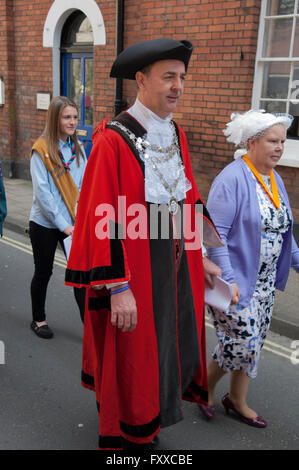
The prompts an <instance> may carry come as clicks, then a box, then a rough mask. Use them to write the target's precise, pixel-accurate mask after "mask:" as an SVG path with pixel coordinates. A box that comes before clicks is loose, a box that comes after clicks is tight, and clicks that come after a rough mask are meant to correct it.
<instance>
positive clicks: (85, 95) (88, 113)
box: [62, 53, 93, 157]
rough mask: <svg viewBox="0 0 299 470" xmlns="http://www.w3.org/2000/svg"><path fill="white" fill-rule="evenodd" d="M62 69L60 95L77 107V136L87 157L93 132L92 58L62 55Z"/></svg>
mask: <svg viewBox="0 0 299 470" xmlns="http://www.w3.org/2000/svg"><path fill="white" fill-rule="evenodd" d="M62 67H63V82H62V94H63V95H64V96H67V97H68V98H71V99H72V100H73V101H75V103H76V105H77V106H78V110H79V122H78V129H77V134H78V137H79V139H80V141H81V142H83V143H84V147H85V152H86V155H87V157H89V154H90V151H91V147H92V140H91V137H92V132H93V56H92V54H88V53H78V54H77V53H76V54H63V56H62Z"/></svg>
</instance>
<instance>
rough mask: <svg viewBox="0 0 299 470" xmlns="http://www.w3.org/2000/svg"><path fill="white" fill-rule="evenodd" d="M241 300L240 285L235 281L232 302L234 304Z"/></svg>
mask: <svg viewBox="0 0 299 470" xmlns="http://www.w3.org/2000/svg"><path fill="white" fill-rule="evenodd" d="M239 300H240V291H239V287H238V286H237V284H236V283H235V282H233V283H232V300H231V303H232V304H237V303H238V302H239Z"/></svg>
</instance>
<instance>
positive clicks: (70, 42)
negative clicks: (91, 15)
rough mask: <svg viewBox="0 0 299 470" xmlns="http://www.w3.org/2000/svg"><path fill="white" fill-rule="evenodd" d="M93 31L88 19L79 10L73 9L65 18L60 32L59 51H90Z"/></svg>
mask: <svg viewBox="0 0 299 470" xmlns="http://www.w3.org/2000/svg"><path fill="white" fill-rule="evenodd" d="M93 42H94V39H93V32H92V26H91V24H90V21H89V19H88V18H87V17H86V16H85V15H84V13H82V12H81V11H75V12H74V13H72V14H71V15H70V16H69V18H68V19H67V21H66V23H65V25H64V27H63V30H62V34H61V51H62V52H73V50H75V51H76V52H77V51H78V50H82V51H92V48H93Z"/></svg>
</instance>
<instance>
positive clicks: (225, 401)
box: [221, 393, 267, 428]
mask: <svg viewBox="0 0 299 470" xmlns="http://www.w3.org/2000/svg"><path fill="white" fill-rule="evenodd" d="M221 402H222V405H223V406H224V408H225V411H226V414H228V413H229V410H232V411H234V412H235V413H236V414H237V415H238V416H239V418H241V420H242V421H243V422H244V423H246V424H248V425H249V426H254V427H255V428H265V427H266V426H267V422H266V421H265V420H264V419H263V418H262V417H261V416H257V417H256V418H246V416H243V415H242V414H241V413H239V411H237V410H236V408H235V406H234V404H233V402H232V401H231V399H230V398H229V394H228V393H227V394H226V395H224V396H223V397H222V400H221Z"/></svg>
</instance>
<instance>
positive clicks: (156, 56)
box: [110, 38, 193, 80]
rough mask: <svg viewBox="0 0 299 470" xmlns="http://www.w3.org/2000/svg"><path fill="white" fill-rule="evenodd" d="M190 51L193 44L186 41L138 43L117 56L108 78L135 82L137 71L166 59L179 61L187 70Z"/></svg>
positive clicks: (164, 39) (171, 40)
mask: <svg viewBox="0 0 299 470" xmlns="http://www.w3.org/2000/svg"><path fill="white" fill-rule="evenodd" d="M192 51H193V44H192V43H191V42H189V41H186V40H184V41H177V40H175V39H167V38H160V39H152V40H150V41H142V42H138V43H136V44H133V45H132V46H130V47H128V48H127V49H125V50H124V51H122V52H121V53H120V54H119V56H117V58H116V59H115V61H114V63H113V65H112V68H111V72H110V77H116V78H128V79H130V80H135V75H136V72H138V70H142V69H143V68H144V67H146V66H147V65H150V64H153V63H154V62H157V61H158V60H166V59H176V60H181V61H182V62H184V64H185V67H186V70H187V68H188V63H189V59H190V57H191V54H192Z"/></svg>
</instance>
